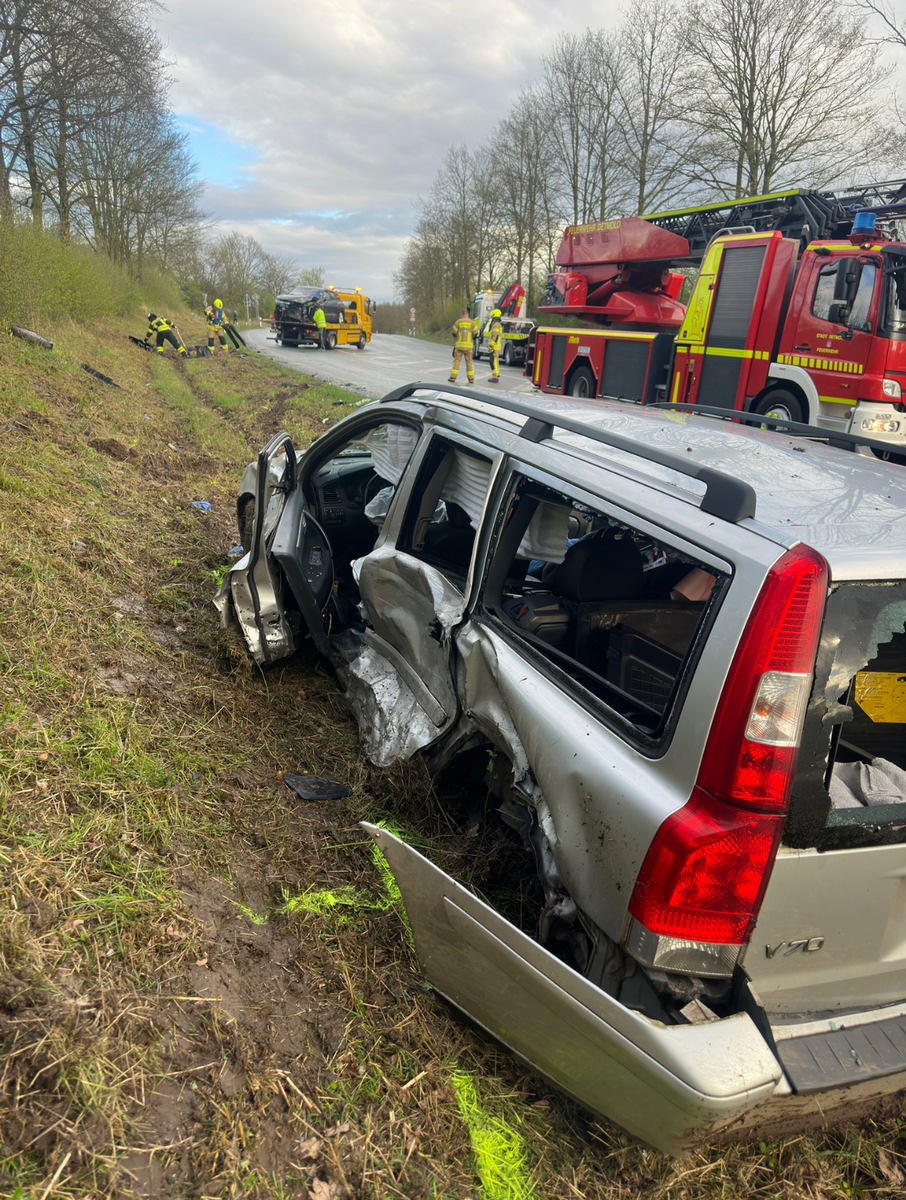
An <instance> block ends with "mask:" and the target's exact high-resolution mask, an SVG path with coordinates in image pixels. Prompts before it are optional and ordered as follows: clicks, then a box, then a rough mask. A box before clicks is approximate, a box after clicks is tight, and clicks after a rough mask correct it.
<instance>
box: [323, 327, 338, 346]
mask: <svg viewBox="0 0 906 1200" xmlns="http://www.w3.org/2000/svg"><path fill="white" fill-rule="evenodd" d="M324 341H325V343H326V345H327V349H328V350H336V348H337V335H336V334H335V333H334V331H333V330H332V329H331V331H330V333H328V335H327V337H326V338H325V339H324Z"/></svg>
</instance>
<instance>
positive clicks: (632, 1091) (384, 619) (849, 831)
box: [215, 383, 906, 1153]
mask: <svg viewBox="0 0 906 1200" xmlns="http://www.w3.org/2000/svg"><path fill="white" fill-rule="evenodd" d="M733 416H734V417H737V416H738V414H733ZM721 418H722V419H715V417H714V416H709V415H707V414H705V413H702V412H700V411H699V412H695V413H691V412H684V411H681V410H680V409H679V408H677V407H676V406H674V407H673V408H672V409H670V410H669V411H662V410H659V409H658V408H655V407H650V408H641V407H636V406H631V405H625V404H619V403H607V402H594V401H589V402H582V401H575V400H558V399H553V398H550V399H549V398H547V397H539V398H538V399H533V400H532V401H531V402H530V403H528V402H523V400H522V398H520V397H516V396H506V395H503V396H499V395H486V394H484V393H482V392H480V391H477V390H474V389H464V388H456V387H449V386H444V387H438V386H437V385H432V384H425V383H414V384H411V385H409V386H407V387H404V388H400V389H398V390H397V391H395V392H393V393H391V394H390V395H388V396H387V397H385V399H384V400H383V401H381V402H378V403H374V404H369V405H367V406H365V407H363V408H360V409H358V410H357V411H356V412H354V413H353V414H351V415H350V416H348V417H347V418H345V419H344V420H342V421H340V422H339V423H338V424H337V425H336V426H334V427H333V428H332V429H330V430H329V431H328V432H326V433H325V434H324V435H323V436H322V437H320V438H318V439H317V440H316V441H315V442H314V444H313V445H312V446H311V447H310V448H309V449H307V450H306V451H305V453H304V454H303V455H301V456H299V455H297V453H296V451H295V448H294V446H293V444H292V441H291V439H290V438H289V437H288V436H287V435H286V434H280V435H278V436H276V437H274V438H273V439H272V440H271V441H270V443H269V444H268V445H267V446H266V447H265V448H264V449H263V450H262V452H261V454H260V455H259V458H258V460H257V462H255V463H252V464H251V465H250V466H249V467H248V468H247V470H246V472H245V475H244V477H243V479H242V482H241V486H240V490H239V496H238V516H239V528H240V535H241V538H242V543H243V547H244V549H245V554H244V556H243V557H242V558H240V559H239V560H238V561H237V562H236V563H235V564H234V565H233V567H232V568H231V570H230V572H229V574H228V575H227V577H226V579H225V581H224V583H223V585H222V587H221V589H220V591H219V592H218V595H217V598H216V601H215V602H216V604H217V607H218V609H219V611H220V614H221V619H222V621H223V623H224V624H225V625H227V626H229V627H232V628H235V629H237V630H238V631H239V632H240V633H241V635H242V637H243V638H244V640H245V643H246V646H247V648H248V651H249V653H250V654H251V656H252V658H253V659H254V660H255V662H257V663H259V664H261V665H262V666H263V667H267V666H268V665H269V664H272V663H274V662H277V661H279V660H281V659H284V658H285V657H286V656H288V655H290V654H292V653H293V652H294V650H295V649H296V648H297V647H298V646H299V645H300V643H301V642H302V641H303V639H305V638H309V637H310V638H312V639H313V641H314V643H315V645H316V646H317V648H318V649H319V651H321V652H322V653H323V654H324V655H325V656H326V657H327V658H328V659H329V660H330V661H331V663H332V664H333V666H334V668H335V669H336V673H337V675H338V678H339V680H340V682H341V684H342V686H343V687H344V688H345V691H346V695H347V698H348V700H349V703H350V704H351V706H352V708H353V710H354V712H355V714H356V716H357V719H358V724H359V730H360V735H361V743H362V748H363V752H364V753H365V755H366V756H367V757H368V758H369V759H370V760H371V761H372V762H374V763H375V764H377V765H389V764H390V763H392V762H394V761H396V760H399V759H405V758H409V757H411V756H412V755H415V754H417V753H423V754H425V755H427V756H428V761H429V765H430V766H431V767H432V769H433V770H436V771H438V772H440V771H442V770H445V769H447V768H449V767H450V765H451V764H457V763H460V762H461V763H463V764H470V763H474V762H475V761H476V756H477V758H479V759H480V760H481V761H482V763H483V764H484V766H485V767H486V768H487V769H486V771H485V776H484V780H483V783H482V791H481V793H480V795H481V816H482V820H483V821H484V823H485V825H486V827H492V828H493V829H494V830H495V835H496V836H499V837H501V838H505V839H507V841H508V843H511V844H512V847H513V854H514V856H515V858H516V861H517V862H519V863H521V864H522V871H523V874H524V876H525V877H526V878H529V877H531V879H532V880H533V881H534V883H533V886H534V891H535V895H536V896H537V909H536V911H535V912H534V913H533V916H532V920H531V921H526V920H521V919H520V918H519V917H518V916H517V915H514V914H513V913H512V912H510V911H508V910H507V908H506V906H505V905H500V904H497V903H496V902H495V899H494V896H493V894H492V892H491V891H484V890H483V889H481V888H476V887H475V886H474V885H473V884H471V883H470V884H469V885H466V884H464V883H462V882H460V881H458V880H457V879H454V878H453V877H452V876H451V875H449V874H447V873H446V872H445V871H443V870H442V869H441V868H440V867H439V866H437V865H436V864H435V863H434V862H432V861H431V860H430V857H429V856H428V855H426V854H423V853H421V852H419V851H416V850H415V849H414V848H413V847H412V846H411V845H409V844H407V843H406V842H405V841H403V840H402V839H401V838H398V837H395V836H394V835H392V834H391V833H389V832H388V831H387V830H385V829H382V828H379V827H377V826H374V825H370V824H366V825H365V828H366V829H367V831H368V833H369V834H370V835H371V837H372V838H374V840H375V841H376V843H377V844H378V845H379V846H380V848H381V850H382V851H383V852H384V854H385V855H386V857H387V860H388V862H389V863H390V866H391V868H392V870H393V872H394V874H395V876H396V879H397V882H398V884H399V887H400V890H401V892H402V895H403V898H404V901H405V904H406V908H407V911H408V915H409V919H410V922H411V927H412V931H413V934H414V938H415V942H416V948H417V951H418V954H419V959H420V962H421V964H422V967H423V969H424V972H425V975H426V976H427V978H428V980H429V981H430V983H431V984H432V985H433V986H434V988H435V989H436V990H437V991H438V992H440V993H441V994H442V995H443V996H445V997H446V998H447V999H449V1000H450V1001H451V1002H452V1003H453V1004H454V1005H456V1006H458V1007H459V1008H460V1009H461V1010H463V1011H464V1012H465V1013H467V1014H468V1015H469V1016H470V1017H471V1018H472V1019H473V1020H474V1021H476V1022H477V1023H478V1024H480V1025H481V1026H482V1027H484V1028H485V1029H486V1030H488V1031H489V1032H490V1033H491V1034H493V1035H494V1036H495V1037H496V1038H497V1039H498V1040H499V1041H501V1042H502V1043H504V1044H505V1045H506V1046H507V1047H509V1048H510V1049H511V1050H512V1051H513V1052H514V1053H515V1054H517V1055H518V1056H519V1057H520V1058H522V1059H523V1060H525V1061H526V1062H528V1063H530V1064H532V1065H533V1066H534V1067H535V1068H536V1069H537V1070H538V1071H539V1072H540V1073H541V1074H543V1075H544V1076H545V1077H546V1078H547V1079H549V1080H551V1081H552V1082H553V1083H555V1084H556V1085H557V1086H559V1087H560V1088H561V1089H562V1090H564V1091H565V1092H567V1093H568V1094H570V1095H571V1096H572V1097H574V1098H575V1099H576V1100H577V1101H579V1102H580V1103H581V1104H582V1105H584V1106H585V1107H586V1108H588V1109H590V1110H592V1111H593V1112H595V1113H598V1114H602V1115H603V1116H605V1117H607V1118H609V1119H611V1120H612V1121H614V1122H615V1123H617V1124H618V1125H620V1126H622V1127H623V1128H624V1129H626V1130H627V1131H629V1132H630V1133H631V1134H633V1135H634V1136H635V1137H637V1138H639V1139H640V1140H642V1141H644V1142H646V1143H649V1144H650V1145H653V1146H655V1147H657V1148H659V1149H661V1150H663V1151H666V1152H670V1153H678V1152H680V1151H683V1150H684V1149H687V1148H689V1147H691V1146H694V1145H696V1144H700V1143H702V1142H705V1141H708V1140H713V1139H717V1138H723V1139H728V1138H734V1139H745V1138H746V1137H749V1136H753V1135H754V1134H755V1133H757V1134H758V1135H759V1136H761V1135H765V1134H770V1133H771V1132H773V1131H779V1130H784V1131H789V1130H790V1129H793V1128H797V1127H801V1128H805V1127H807V1126H810V1125H815V1124H821V1123H832V1122H836V1121H840V1120H849V1119H854V1118H857V1117H859V1116H860V1115H868V1114H877V1113H879V1112H882V1111H884V1109H885V1107H886V1106H890V1105H894V1104H896V1103H897V1097H898V1096H899V1094H900V1093H901V1092H902V1091H903V1090H904V1089H906V937H904V915H906V913H904V905H906V888H904V879H906V845H904V842H906V791H904V781H906V582H904V580H906V472H904V470H903V469H902V467H900V466H896V465H893V464H890V463H886V462H882V461H879V460H878V459H877V458H875V457H873V456H872V454H871V448H870V447H868V448H866V447H865V446H864V445H859V444H857V443H856V440H855V439H854V438H849V439H848V440H847V435H842V436H837V435H835V437H834V441H835V443H836V444H829V442H828V438H829V435H828V433H827V431H821V430H816V429H810V428H809V427H803V426H794V425H792V424H790V423H787V425H786V426H784V427H783V428H778V429H766V428H764V427H750V426H749V425H747V424H744V423H741V422H740V421H738V420H727V419H726V413H721ZM758 420H759V422H761V423H762V424H764V423H765V422H766V419H765V418H763V417H762V418H758ZM469 770H470V768H465V767H464V769H463V771H462V773H461V774H462V777H463V778H466V777H468V774H469ZM439 795H440V793H439ZM438 802H439V803H443V799H442V797H441V799H439V801H438Z"/></svg>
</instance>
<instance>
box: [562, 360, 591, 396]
mask: <svg viewBox="0 0 906 1200" xmlns="http://www.w3.org/2000/svg"><path fill="white" fill-rule="evenodd" d="M595 391H596V389H595V377H594V375H592V373H591V371H590V370H589V368H588V367H578V368H577V369H576V371H575V372H574V374H573V377H572V379H571V380H570V381H569V393H568V394H569V395H570V396H578V397H579V398H580V399H583V400H586V399H588V398H589V397H593V396H594V394H595Z"/></svg>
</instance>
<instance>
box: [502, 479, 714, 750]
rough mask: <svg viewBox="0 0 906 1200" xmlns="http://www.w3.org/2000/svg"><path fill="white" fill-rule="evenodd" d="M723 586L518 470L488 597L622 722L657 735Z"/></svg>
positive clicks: (519, 635) (671, 550) (710, 569)
mask: <svg viewBox="0 0 906 1200" xmlns="http://www.w3.org/2000/svg"><path fill="white" fill-rule="evenodd" d="M728 583H729V576H728V575H726V574H724V573H723V572H721V571H720V570H718V569H717V568H715V567H714V566H712V565H707V564H705V563H704V562H702V561H700V560H698V559H697V558H695V557H693V556H692V555H691V554H690V553H689V552H688V551H680V550H678V549H677V548H676V547H675V546H671V545H669V544H668V543H666V542H663V541H660V540H659V539H658V538H655V537H653V536H651V535H650V534H649V533H646V532H644V531H643V530H641V529H638V528H635V527H633V526H630V525H627V524H626V523H625V522H623V521H621V520H620V519H619V518H618V517H617V516H615V515H614V514H613V513H610V512H607V511H605V510H604V509H603V508H597V507H593V506H592V505H590V504H588V503H586V502H584V501H582V500H579V499H577V498H575V497H570V496H568V495H566V494H564V493H560V492H557V491H555V490H553V489H551V488H549V487H547V486H545V485H542V484H540V483H537V482H534V481H531V480H529V479H516V480H515V481H514V485H513V490H512V494H511V499H510V502H509V504H508V506H507V507H506V509H505V510H504V513H503V516H502V522H501V525H500V528H499V530H498V537H497V543H496V550H495V553H494V557H493V560H492V564H491V567H490V570H489V572H488V576H487V583H486V587H485V592H484V606H485V610H486V611H487V612H489V613H490V614H491V615H493V616H494V617H496V618H497V619H498V620H499V621H500V622H501V624H502V627H503V629H504V630H505V631H506V632H507V633H508V634H509V635H510V636H512V637H515V638H516V639H518V640H519V642H521V643H523V644H524V645H525V646H526V647H527V648H528V649H529V651H530V653H531V654H532V655H533V656H542V657H544V658H546V659H548V660H549V661H550V662H551V663H552V664H553V665H554V666H555V667H556V668H557V669H558V670H560V671H562V672H564V673H565V675H566V676H567V677H569V679H571V680H572V681H573V682H574V683H575V684H576V685H577V686H579V687H581V688H582V689H584V690H585V691H586V692H589V693H591V694H592V695H593V696H594V697H596V698H597V699H598V700H600V701H602V702H603V704H604V705H605V706H606V708H607V709H608V710H609V711H610V712H611V713H612V714H613V716H614V718H615V719H616V720H618V721H619V722H620V724H624V723H625V724H627V725H629V726H631V727H632V729H633V730H634V731H635V732H636V733H637V734H639V735H641V738H642V739H643V740H651V741H658V740H660V739H661V738H662V737H664V736H666V730H667V726H668V723H669V721H670V719H671V717H672V715H673V714H674V713H675V712H676V710H677V705H676V698H677V696H678V695H679V694H680V691H681V688H682V687H683V682H684V680H685V679H686V678H687V677H688V673H689V671H690V669H691V663H692V661H693V658H694V656H695V653H696V650H697V648H698V647H699V646H700V644H701V637H702V631H703V630H704V628H705V627H706V625H707V623H708V621H709V619H710V616H711V614H712V613H713V612H714V610H715V608H716V605H717V604H718V603H719V600H720V597H721V596H722V594H723V592H724V590H725V588H726V585H727V584H728Z"/></svg>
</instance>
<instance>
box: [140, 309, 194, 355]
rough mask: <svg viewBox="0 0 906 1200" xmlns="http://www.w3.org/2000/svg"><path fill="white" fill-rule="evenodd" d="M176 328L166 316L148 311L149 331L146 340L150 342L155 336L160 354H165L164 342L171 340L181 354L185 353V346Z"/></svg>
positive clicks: (171, 343)
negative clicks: (177, 334)
mask: <svg viewBox="0 0 906 1200" xmlns="http://www.w3.org/2000/svg"><path fill="white" fill-rule="evenodd" d="M175 328H176V326H175V325H174V324H173V322H172V321H168V320H167V318H166V317H159V316H158V315H157V313H148V332H147V333H146V334H145V341H146V342H150V341H151V338H152V337H153V338H154V339H155V345H156V346H157V353H158V354H163V352H164V342H169V343H170V345H171V346H175V347H176V349H177V350H178V351H179V353H180V354H185V352H186V348H185V346H184V345H183V344H182V342H180V340H179V339H178V338H177V336H176V334H175V333H174V332H173V330H174V329H175Z"/></svg>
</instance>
